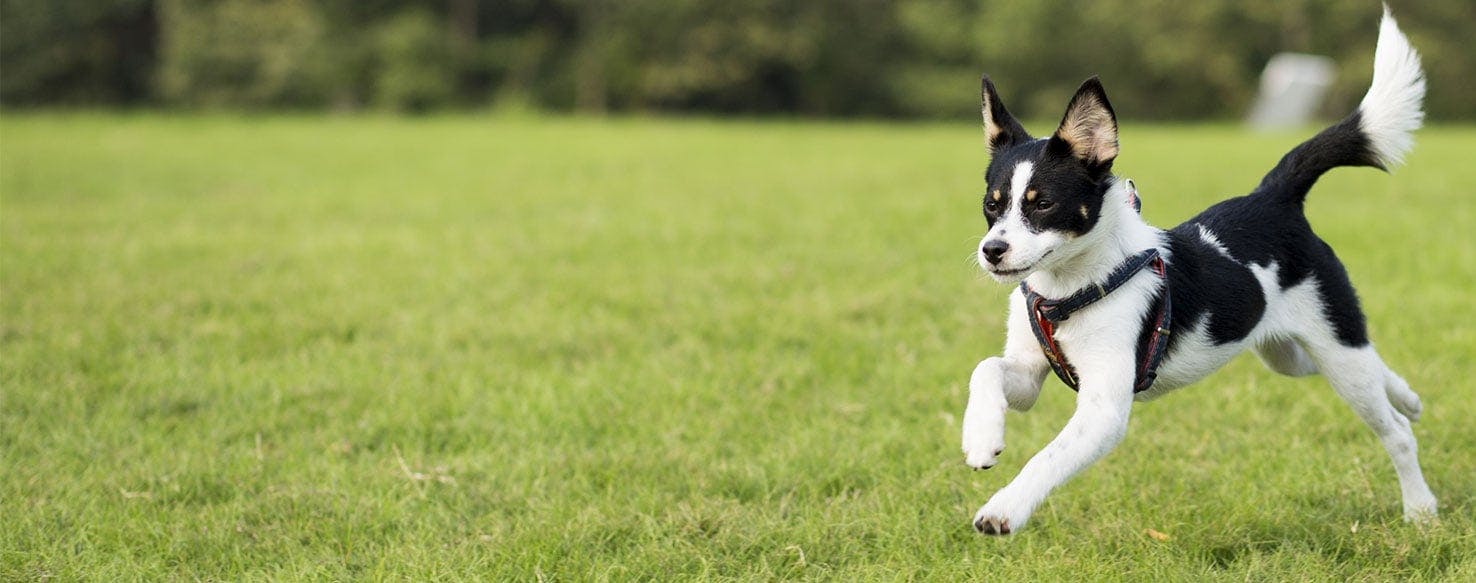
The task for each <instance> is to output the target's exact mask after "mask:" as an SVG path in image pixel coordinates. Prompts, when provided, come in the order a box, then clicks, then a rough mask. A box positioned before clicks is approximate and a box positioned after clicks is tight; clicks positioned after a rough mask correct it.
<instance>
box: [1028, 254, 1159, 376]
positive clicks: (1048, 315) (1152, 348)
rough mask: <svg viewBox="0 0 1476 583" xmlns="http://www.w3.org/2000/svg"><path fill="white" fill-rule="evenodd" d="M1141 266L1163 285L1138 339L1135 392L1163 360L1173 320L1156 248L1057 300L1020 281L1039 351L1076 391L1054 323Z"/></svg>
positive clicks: (1103, 294) (1098, 297) (1110, 289)
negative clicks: (1093, 283)
mask: <svg viewBox="0 0 1476 583" xmlns="http://www.w3.org/2000/svg"><path fill="white" fill-rule="evenodd" d="M1145 267H1147V268H1151V269H1152V271H1153V273H1155V274H1157V275H1158V276H1159V278H1161V279H1163V287H1162V288H1160V290H1159V292H1158V297H1156V298H1154V301H1153V311H1152V312H1151V313H1152V314H1153V318H1152V320H1150V321H1149V326H1151V328H1149V329H1146V330H1145V331H1144V332H1145V333H1146V334H1144V335H1141V338H1140V342H1141V344H1140V346H1139V350H1138V355H1139V358H1140V359H1141V360H1140V362H1139V363H1138V366H1137V367H1136V370H1135V372H1136V373H1137V374H1136V378H1135V379H1134V382H1133V392H1135V393H1136V392H1141V391H1144V390H1147V389H1148V387H1150V386H1152V385H1153V381H1154V379H1156V378H1157V377H1158V365H1159V364H1160V363H1161V362H1162V361H1163V356H1164V353H1165V351H1166V350H1167V348H1168V336H1169V327H1170V325H1171V323H1172V321H1173V306H1172V305H1171V302H1170V298H1169V288H1168V272H1167V268H1166V266H1165V265H1164V262H1163V257H1162V256H1160V255H1159V253H1158V250H1157V249H1148V250H1145V251H1142V252H1139V253H1137V254H1135V255H1133V256H1132V257H1129V258H1128V259H1127V260H1126V261H1123V262H1122V264H1120V265H1118V266H1117V268H1115V269H1113V270H1112V273H1110V274H1108V276H1107V280H1106V281H1104V282H1102V283H1100V284H1095V285H1092V286H1089V287H1087V288H1085V289H1082V290H1079V291H1077V292H1076V293H1073V294H1071V295H1070V296H1067V297H1066V298H1065V299H1061V300H1050V299H1047V298H1045V296H1042V295H1040V294H1038V293H1035V290H1033V289H1030V285H1029V284H1027V283H1025V282H1020V291H1021V293H1022V294H1024V296H1025V305H1026V307H1027V308H1028V309H1029V310H1030V329H1031V331H1032V332H1034V333H1035V340H1036V342H1037V343H1039V344H1040V349H1041V352H1043V353H1044V354H1045V357H1046V360H1047V361H1048V362H1049V363H1050V365H1051V370H1052V371H1054V372H1055V373H1056V377H1058V378H1060V379H1061V382H1063V383H1066V386H1068V387H1071V390H1077V385H1078V384H1079V380H1078V378H1077V376H1076V369H1075V367H1072V366H1071V363H1070V362H1068V361H1067V360H1066V353H1065V352H1064V351H1062V350H1061V346H1060V345H1059V344H1058V343H1057V342H1056V325H1057V324H1059V323H1060V322H1062V321H1064V320H1066V319H1067V318H1069V317H1071V314H1073V313H1075V312H1077V311H1078V310H1081V309H1082V308H1085V307H1087V306H1089V305H1091V304H1093V303H1095V302H1097V301H1098V300H1101V299H1102V298H1105V297H1107V294H1110V293H1112V292H1113V291H1114V290H1116V289H1117V288H1119V287H1122V285H1123V284H1125V283H1127V282H1128V280H1130V279H1132V278H1133V276H1134V275H1136V274H1137V273H1138V272H1139V271H1141V270H1142V269H1143V268H1145Z"/></svg>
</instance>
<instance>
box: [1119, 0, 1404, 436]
mask: <svg viewBox="0 0 1476 583" xmlns="http://www.w3.org/2000/svg"><path fill="white" fill-rule="evenodd" d="M1424 94H1425V80H1424V75H1423V73H1422V72H1421V69H1420V60H1419V56H1418V55H1417V54H1416V53H1415V51H1414V49H1413V47H1411V46H1410V44H1409V41H1408V39H1407V38H1405V36H1404V34H1403V33H1401V32H1400V31H1399V29H1398V27H1397V26H1396V25H1395V24H1394V21H1393V19H1392V18H1390V17H1389V16H1388V15H1387V14H1386V15H1385V18H1384V20H1383V22H1382V24H1381V26H1380V33H1379V41H1378V48H1377V49H1376V53H1375V57H1374V79H1373V83H1372V86H1371V87H1370V88H1369V91H1368V93H1367V95H1366V96H1365V97H1364V99H1363V101H1362V103H1361V104H1360V105H1359V106H1358V109H1356V110H1354V111H1353V113H1351V114H1349V115H1348V116H1347V117H1346V118H1344V119H1343V120H1342V121H1339V122H1338V123H1336V124H1333V125H1332V126H1330V127H1328V128H1327V129H1324V130H1322V132H1320V133H1318V134H1317V135H1316V136H1314V137H1312V138H1311V139H1309V140H1307V141H1305V142H1302V143H1301V144H1300V145H1298V146H1297V147H1295V148H1293V149H1292V150H1291V151H1290V152H1288V153H1287V154H1286V156H1284V157H1283V158H1282V159H1281V161H1280V162H1279V163H1278V164H1277V165H1276V167H1275V168H1273V169H1272V170H1271V171H1270V172H1269V173H1267V174H1266V176H1265V178H1263V179H1262V180H1261V183H1260V185H1259V186H1257V187H1256V189H1255V190H1254V191H1252V192H1251V194H1249V195H1246V196H1242V197H1238V198H1233V199H1230V200H1227V201H1224V202H1221V203H1219V204H1216V205H1214V206H1212V207H1210V208H1209V209H1206V210H1205V211H1204V212H1202V213H1200V214H1199V215H1198V216H1196V217H1194V218H1192V219H1190V220H1188V221H1186V222H1184V223H1183V224H1181V225H1179V226H1177V227H1175V228H1174V229H1172V230H1170V231H1169V232H1168V237H1169V245H1168V246H1169V251H1170V253H1169V254H1170V257H1171V258H1172V259H1171V263H1170V269H1169V277H1170V286H1169V287H1170V289H1171V290H1172V299H1173V305H1174V310H1175V319H1174V325H1173V330H1174V334H1172V335H1171V337H1170V344H1169V354H1170V358H1169V361H1168V362H1167V363H1165V369H1166V370H1165V373H1164V376H1166V377H1168V378H1166V379H1165V382H1164V385H1166V386H1164V387H1163V388H1165V389H1167V388H1172V386H1178V385H1181V384H1186V383H1188V382H1193V381H1194V380H1197V378H1198V377H1199V376H1201V374H1202V373H1207V372H1208V371H1209V370H1213V369H1214V368H1218V366H1219V364H1220V363H1217V362H1211V361H1218V360H1219V358H1205V357H1206V356H1212V355H1205V354H1204V351H1196V352H1198V353H1199V356H1201V358H1199V360H1204V361H1205V362H1202V363H1199V362H1191V363H1186V362H1182V361H1181V362H1179V363H1175V362H1174V361H1175V360H1176V359H1175V356H1176V355H1178V353H1180V352H1183V351H1179V350H1176V348H1177V345H1178V344H1179V343H1181V342H1189V343H1193V342H1195V341H1196V340H1198V341H1201V342H1208V343H1209V344H1211V345H1214V346H1221V347H1225V348H1227V349H1228V348H1229V347H1231V346H1237V345H1243V344H1244V343H1249V344H1251V345H1252V347H1253V348H1255V349H1256V350H1257V352H1258V353H1259V354H1260V355H1261V357H1262V359H1263V360H1265V361H1266V362H1267V364H1268V365H1270V366H1271V367H1272V368H1273V369H1275V370H1277V371H1278V372H1282V373H1285V374H1294V375H1300V374H1309V373H1312V372H1315V371H1316V370H1317V367H1316V366H1315V363H1314V362H1312V359H1311V358H1310V357H1311V355H1309V354H1307V353H1306V352H1305V351H1304V350H1303V349H1302V347H1301V346H1302V345H1303V344H1305V343H1306V342H1308V340H1309V339H1312V338H1318V339H1321V338H1326V339H1327V340H1328V342H1330V343H1333V344H1336V345H1340V346H1343V347H1363V346H1367V345H1368V344H1369V339H1368V332H1367V327H1366V324H1365V320H1364V316H1363V312H1362V310H1361V308H1360V307H1359V304H1358V297H1357V295H1356V294H1355V293H1354V290H1353V285H1352V283H1351V282H1350V281H1349V279H1348V274H1347V272H1346V271H1345V270H1344V269H1343V266H1342V263H1341V262H1339V261H1338V259H1337V257H1336V255H1335V254H1334V253H1333V251H1332V248H1331V247H1329V246H1328V245H1327V244H1326V243H1324V242H1323V241H1322V240H1321V239H1319V238H1318V237H1317V235H1315V234H1314V233H1313V232H1312V227H1311V225H1310V224H1309V223H1308V222H1307V219H1306V217H1305V215H1304V214H1303V203H1304V201H1305V200H1306V197H1307V193H1308V191H1309V190H1310V189H1311V188H1312V185H1313V184H1315V183H1316V182H1317V179H1318V178H1320V177H1321V176H1322V175H1323V173H1325V172H1327V171H1328V170H1331V169H1333V168H1336V167H1339V166H1371V167H1375V168H1380V169H1384V170H1388V169H1390V168H1391V167H1393V166H1395V165H1397V164H1399V163H1400V162H1401V160H1402V158H1403V155H1404V154H1405V153H1406V152H1407V151H1408V150H1409V148H1410V146H1411V145H1412V140H1411V137H1410V132H1411V131H1413V130H1415V129H1416V128H1418V127H1419V126H1420V123H1421V120H1422V119H1423V117H1424V114H1423V112H1422V110H1421V108H1420V104H1421V101H1422V100H1423V98H1424ZM1212 352H1214V351H1212ZM1223 352H1230V351H1229V350H1225V351H1223ZM1235 352H1238V350H1236V351H1235ZM1231 356H1233V354H1232V355H1231ZM1176 365H1177V366H1176ZM1205 369H1208V370H1205ZM1148 396H1151V395H1148ZM1397 401H1409V399H1399V400H1397ZM1405 404H1406V405H1407V406H1402V407H1401V410H1403V411H1404V412H1405V413H1406V414H1407V415H1410V414H1413V415H1417V414H1418V400H1417V399H1415V400H1414V402H1413V404H1410V403H1405Z"/></svg>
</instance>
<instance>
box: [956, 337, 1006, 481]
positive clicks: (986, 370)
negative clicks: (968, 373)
mask: <svg viewBox="0 0 1476 583" xmlns="http://www.w3.org/2000/svg"><path fill="white" fill-rule="evenodd" d="M997 368H998V365H997V363H992V362H991V361H989V360H986V361H984V362H981V363H979V366H978V367H977V368H975V369H974V374H973V376H972V377H971V378H970V379H969V406H968V408H966V409H965V410H964V418H963V453H964V463H966V464H968V465H969V467H971V468H974V469H976V470H987V469H989V468H992V467H994V464H995V462H996V461H997V460H998V458H999V454H1000V452H1003V451H1004V447H1005V442H1004V425H1005V400H1004V395H1002V394H1001V393H1000V390H999V382H1000V381H999V374H998V371H997V370H996V369H997Z"/></svg>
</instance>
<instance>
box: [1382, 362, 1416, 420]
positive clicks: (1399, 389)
mask: <svg viewBox="0 0 1476 583" xmlns="http://www.w3.org/2000/svg"><path fill="white" fill-rule="evenodd" d="M1384 392H1385V394H1387V395H1388V396H1389V403H1390V404H1392V405H1394V408H1395V409H1398V410H1399V412H1400V413H1401V414H1403V415H1404V416H1405V417H1408V418H1409V420H1410V421H1419V420H1420V410H1421V409H1423V407H1422V406H1421V405H1420V396H1419V395H1416V394H1415V392H1414V391H1411V390H1409V383H1406V382H1404V379H1402V378H1399V375H1398V374H1396V373H1395V372H1394V371H1393V369H1388V368H1386V369H1384Z"/></svg>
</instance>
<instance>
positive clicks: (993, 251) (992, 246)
mask: <svg viewBox="0 0 1476 583" xmlns="http://www.w3.org/2000/svg"><path fill="white" fill-rule="evenodd" d="M980 250H981V251H983V252H984V259H986V260H988V261H989V264H990V265H999V262H1000V260H1001V259H1004V254H1005V251H1009V250H1010V244H1009V243H1006V242H1004V241H1001V240H999V239H992V240H989V241H985V242H984V247H983V248H982V249H980Z"/></svg>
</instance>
